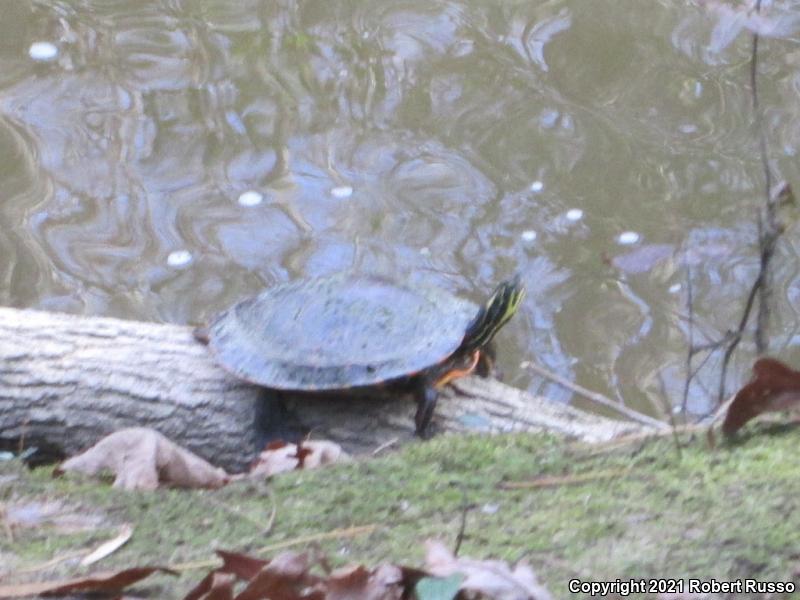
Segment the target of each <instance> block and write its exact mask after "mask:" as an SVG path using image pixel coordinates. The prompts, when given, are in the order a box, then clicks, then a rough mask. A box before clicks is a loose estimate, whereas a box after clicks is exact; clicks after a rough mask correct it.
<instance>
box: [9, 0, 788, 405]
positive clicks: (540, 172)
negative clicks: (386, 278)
mask: <svg viewBox="0 0 800 600" xmlns="http://www.w3.org/2000/svg"><path fill="white" fill-rule="evenodd" d="M708 6H710V7H711V8H706V7H705V6H703V5H701V4H699V3H698V4H692V3H678V2H660V3H656V2H650V3H636V2H623V3H620V2H613V1H611V0H604V1H599V2H597V3H593V4H592V6H591V8H589V7H587V5H586V4H585V3H583V2H579V1H577V0H572V1H563V2H559V1H551V2H537V3H532V2H511V1H509V2H502V3H494V2H489V3H487V2H479V1H477V0H475V1H472V2H460V3H456V2H442V1H433V2H431V1H428V2H418V1H414V0H408V1H403V2H397V1H389V0H369V1H364V2H361V1H359V2H355V1H354V2H341V1H333V0H330V1H326V2H302V3H297V2H265V1H256V0H250V1H245V2H231V1H229V2H222V1H212V0H194V1H188V0H186V1H181V0H163V1H161V2H157V1H148V2H142V1H131V0H126V1H122V0H120V1H114V0H104V1H99V0H96V1H93V2H92V1H82V2H79V1H77V0H75V1H64V0H62V1H60V2H40V1H23V0H18V1H14V2H5V3H4V4H3V18H2V19H1V20H0V183H2V185H0V190H1V191H0V256H2V257H3V260H2V261H0V303H2V304H4V305H10V306H17V307H35V308H41V309H46V310H58V311H68V312H74V313H81V314H92V315H109V316H116V317H123V318H130V319H142V320H150V321H165V322H177V323H195V322H200V321H202V320H204V319H206V318H207V317H208V316H210V315H211V314H213V313H214V312H215V311H217V310H219V309H221V308H223V307H225V306H226V305H228V304H229V303H231V302H233V301H235V300H237V299H239V298H242V297H243V296H245V295H248V294H250V293H252V292H255V291H257V290H258V289H260V288H261V287H262V286H264V285H269V284H272V283H275V282H281V281H286V280H290V279H293V278H296V277H299V276H308V275H320V274H325V273H331V272H335V271H339V270H342V269H356V270H363V271H379V272H391V273H398V274H399V275H400V276H401V277H403V278H406V279H410V280H412V281H415V280H417V281H428V282H434V283H437V284H439V285H442V286H444V287H446V288H448V289H451V290H453V291H454V292H457V293H460V294H463V295H465V296H467V297H470V298H473V299H474V300H476V301H478V300H481V299H482V298H484V297H485V295H486V294H487V293H488V291H489V290H491V289H492V288H493V286H494V285H495V284H496V283H497V282H498V281H499V280H501V279H503V278H506V277H509V276H511V275H512V274H513V273H515V272H519V273H521V274H522V278H523V280H524V281H525V282H526V283H527V286H528V289H529V293H528V297H527V299H526V302H525V305H524V307H523V309H522V312H521V314H520V315H519V316H518V317H516V318H515V320H514V321H512V323H511V324H509V326H508V327H507V328H506V329H505V330H504V331H503V332H502V333H501V336H500V338H501V339H500V342H501V352H500V363H501V367H502V368H503V370H504V372H505V374H506V379H507V380H508V381H509V382H511V383H513V384H514V385H518V386H521V387H527V388H529V389H530V390H531V391H534V392H538V393H543V394H545V395H547V396H548V397H551V398H553V399H554V400H557V401H569V400H571V399H572V397H571V395H570V393H569V392H568V391H566V390H564V389H561V388H559V387H557V386H555V385H553V384H549V383H547V382H545V381H543V380H542V379H539V378H536V377H534V376H533V375H532V374H531V373H529V372H528V371H526V370H525V369H524V368H521V367H520V363H522V362H523V361H526V360H535V361H538V362H539V363H541V364H543V365H545V366H546V367H548V368H550V369H552V370H555V371H557V372H558V373H560V374H562V375H564V376H567V377H569V378H572V379H574V380H575V381H576V382H578V383H580V384H582V385H584V386H585V387H589V388H591V389H594V390H597V391H600V392H603V393H605V394H607V395H609V396H611V397H612V398H618V399H624V400H625V401H626V402H627V403H628V404H631V405H633V406H635V407H638V408H640V409H642V410H645V411H647V412H649V413H651V414H656V415H660V414H663V413H664V412H666V411H667V410H670V408H669V406H668V404H672V405H674V404H676V403H678V404H679V403H680V395H681V390H682V386H683V377H684V371H685V357H686V348H687V329H688V328H687V308H686V300H687V287H688V286H687V277H688V276H689V271H688V269H687V266H689V267H691V279H692V289H693V295H694V311H695V320H696V324H695V332H694V335H695V338H696V340H697V341H704V340H705V339H709V338H713V337H715V336H719V335H721V334H722V333H723V332H724V331H726V330H727V329H729V328H731V327H733V326H734V325H735V324H736V323H737V322H738V320H739V315H740V313H741V308H742V305H743V302H744V299H745V297H746V294H747V292H748V289H749V286H750V285H751V282H752V281H753V279H754V277H755V275H756V272H757V267H758V255H757V250H756V248H755V246H754V244H755V240H756V235H757V228H756V225H755V219H754V215H755V214H756V213H755V211H756V207H757V206H759V204H760V203H761V202H762V201H763V200H762V196H763V192H762V188H763V177H764V175H763V171H762V168H761V163H760V159H759V154H758V145H757V142H756V137H755V135H754V130H753V125H752V122H753V113H752V110H751V96H750V91H749V87H748V77H749V71H748V69H749V58H750V54H749V53H750V48H751V40H750V37H749V36H750V34H749V31H748V30H747V29H742V27H741V20H739V21H737V19H736V18H735V15H732V13H730V11H728V12H725V10H726V9H725V7H724V5H717V6H714V5H711V4H708ZM793 10H794V8H793V6H792V5H791V4H780V3H779V4H775V5H773V8H772V11H773V14H779V15H780V16H781V19H776V20H774V21H773V22H772V25H774V26H773V27H772V29H771V30H769V31H767V29H769V28H768V27H767V26H766V25H761V29H762V30H763V31H764V32H766V33H770V34H771V35H773V37H770V38H764V39H762V44H761V47H760V57H759V58H760V68H759V69H760V70H759V72H760V78H759V82H760V85H761V89H760V93H761V102H762V105H763V106H764V107H765V109H766V119H765V123H764V128H765V132H766V135H767V139H768V142H769V148H770V158H771V160H772V161H773V163H774V166H775V167H776V168H777V169H779V171H780V173H781V175H782V176H783V177H784V178H786V179H787V180H789V181H797V177H796V175H797V166H796V164H797V161H796V157H795V155H796V153H797V149H798V145H799V143H800V118H799V117H800V104H799V103H798V102H797V93H798V92H797V90H798V87H800V72H799V71H798V66H799V65H800V55H798V53H797V50H796V48H795V46H796V41H797V39H796V38H797V32H796V31H795V29H796V26H795V24H796V22H797V19H794V20H792V19H793V18H794V17H793V13H792V11H793ZM767 24H769V22H767ZM751 25H752V23H751ZM34 50H36V51H35V52H34ZM792 229H793V225H792V222H791V220H790V221H789V231H788V233H787V235H785V236H784V237H783V238H782V241H781V243H780V246H779V251H778V255H777V257H776V264H777V271H776V274H775V292H776V293H775V306H774V314H773V328H772V333H773V337H772V340H771V343H772V347H771V348H772V351H773V353H774V354H776V355H778V356H782V357H784V358H788V359H789V360H790V361H791V359H792V357H796V356H798V352H797V351H796V350H794V346H795V345H796V344H795V338H796V337H797V331H798V325H797V323H798V310H797V308H798V302H799V301H800V286H798V283H797V277H796V272H797V268H798V260H797V248H796V242H795V241H794V239H795V238H796V236H795V235H793V234H792ZM631 252H633V253H636V252H639V254H633V255H631V256H629V255H628V254H629V253H631ZM740 348H741V352H740V353H739V354H738V355H737V357H736V359H735V360H734V363H733V373H732V378H731V386H733V385H735V383H736V382H737V381H741V380H743V379H744V378H746V377H747V375H748V369H749V365H750V363H751V361H752V357H753V349H752V344H751V343H750V342H749V341H747V342H746V343H743V344H742V346H741V347H740ZM717 368H718V360H715V359H712V360H711V361H709V363H708V365H707V367H706V370H705V371H704V373H706V375H705V376H704V378H701V382H700V384H698V385H697V386H694V387H693V388H692V393H691V397H690V401H689V408H690V409H691V411H692V412H694V413H700V412H703V411H705V410H706V409H707V408H708V406H709V404H710V403H711V402H712V400H713V399H712V396H713V391H712V390H713V380H714V379H713V378H714V374H715V373H716V372H717V371H716V369H717ZM665 396H666V400H665Z"/></svg>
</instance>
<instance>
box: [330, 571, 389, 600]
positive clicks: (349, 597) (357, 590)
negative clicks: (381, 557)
mask: <svg viewBox="0 0 800 600" xmlns="http://www.w3.org/2000/svg"><path fill="white" fill-rule="evenodd" d="M324 588H325V600H400V599H401V598H402V597H403V589H404V586H403V572H402V571H401V570H400V568H399V567H396V566H394V565H386V564H384V565H380V566H379V567H377V568H375V569H373V570H371V571H370V570H369V569H367V568H366V567H363V566H351V567H345V568H343V569H337V570H336V571H334V572H333V573H331V574H330V576H329V577H328V579H327V581H325V582H324Z"/></svg>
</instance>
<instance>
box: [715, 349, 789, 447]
mask: <svg viewBox="0 0 800 600" xmlns="http://www.w3.org/2000/svg"><path fill="white" fill-rule="evenodd" d="M798 401H800V372H798V371H795V370H793V369H790V368H789V367H787V366H786V365H785V364H783V363H782V362H780V361H779V360H776V359H774V358H759V359H758V360H757V361H756V362H755V364H754V365H753V376H752V378H751V379H750V381H749V382H748V383H747V385H745V386H744V387H743V388H742V389H740V390H739V391H738V392H737V393H736V397H735V398H734V399H733V402H731V405H730V406H729V407H728V413H727V415H726V416H725V421H724V422H723V423H722V432H723V433H724V434H725V435H726V436H732V435H733V434H735V433H736V432H737V431H739V429H741V428H742V427H743V426H744V424H745V423H747V422H748V421H749V420H750V419H752V418H754V417H756V416H757V415H760V414H761V413H764V412H770V411H778V410H786V409H787V408H791V407H792V406H794V405H796V404H797V403H798Z"/></svg>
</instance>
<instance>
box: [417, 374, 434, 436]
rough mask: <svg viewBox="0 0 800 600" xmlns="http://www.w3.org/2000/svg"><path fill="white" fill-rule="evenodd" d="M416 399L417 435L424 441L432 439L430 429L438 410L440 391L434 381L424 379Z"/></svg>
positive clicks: (418, 385) (421, 381)
mask: <svg viewBox="0 0 800 600" xmlns="http://www.w3.org/2000/svg"><path fill="white" fill-rule="evenodd" d="M414 397H415V398H416V400H417V414H416V415H414V423H415V424H416V426H417V430H416V434H417V435H418V436H419V437H421V438H422V439H428V438H429V437H431V433H430V432H429V431H428V429H429V427H430V424H431V419H432V418H433V411H434V409H435V408H436V400H438V398H439V391H438V390H437V389H436V388H435V387H434V386H433V382H432V381H430V380H429V379H428V378H427V377H422V378H421V379H420V381H419V383H418V384H417V387H416V389H415V390H414Z"/></svg>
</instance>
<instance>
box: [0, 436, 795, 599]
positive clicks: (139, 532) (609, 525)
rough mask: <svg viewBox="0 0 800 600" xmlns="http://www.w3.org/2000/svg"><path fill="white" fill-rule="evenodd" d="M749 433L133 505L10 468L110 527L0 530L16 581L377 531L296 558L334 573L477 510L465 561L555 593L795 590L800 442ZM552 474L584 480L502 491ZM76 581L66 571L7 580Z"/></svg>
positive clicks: (357, 474) (414, 560) (299, 480)
mask: <svg viewBox="0 0 800 600" xmlns="http://www.w3.org/2000/svg"><path fill="white" fill-rule="evenodd" d="M747 431H748V433H747V434H745V435H744V436H743V439H742V440H741V441H740V442H739V443H737V444H733V445H722V446H719V447H717V448H715V449H711V448H710V447H709V445H708V442H707V440H706V439H705V437H703V436H696V437H694V438H692V439H689V438H685V439H683V440H682V442H683V447H682V449H681V452H680V454H679V453H678V452H677V450H676V446H675V443H674V440H672V439H671V438H663V439H650V440H643V441H636V442H629V443H626V444H624V445H621V446H606V447H602V446H601V447H591V446H584V445H579V444H574V443H570V442H565V441H561V440H557V439H555V438H552V437H549V436H544V435H511V436H500V437H449V436H443V437H440V438H437V439H434V440H432V441H429V442H426V443H418V444H414V445H412V446H410V447H407V448H405V449H403V450H400V451H398V452H396V453H394V454H391V455H389V456H385V457H382V458H373V459H364V460H359V461H356V462H353V463H350V464H343V465H339V466H335V467H332V468H327V469H322V470H318V471H308V472H296V473H292V474H288V475H283V476H280V477H277V478H275V479H274V480H273V482H272V483H271V484H269V485H265V484H259V485H255V484H251V483H242V484H236V485H231V486H229V487H227V488H225V489H222V490H217V491H181V490H159V491H156V492H149V493H125V492H119V491H115V490H112V489H111V488H109V487H108V485H106V484H102V483H97V482H88V481H76V480H75V479H52V478H51V477H50V475H49V471H48V470H46V469H39V470H37V471H35V472H33V473H28V472H26V471H24V470H22V469H19V468H18V467H14V466H13V465H11V464H6V465H5V466H2V463H0V502H3V503H5V505H6V506H12V505H15V506H18V505H20V504H24V503H25V502H30V501H33V500H36V501H57V502H59V503H60V504H61V505H62V507H63V511H65V512H71V513H74V514H79V515H90V514H97V515H101V516H102V520H103V523H104V524H103V525H101V526H98V527H93V528H90V529H89V530H88V531H77V532H73V533H69V532H65V531H64V529H63V527H56V526H55V525H47V524H40V525H38V526H35V527H30V528H24V529H22V528H21V529H16V530H15V531H14V537H13V540H12V539H11V538H9V536H8V534H7V533H6V534H0V565H2V564H4V563H5V564H6V565H13V569H9V568H6V571H7V572H8V571H9V570H13V571H15V572H17V573H18V572H19V571H20V570H22V569H24V568H26V567H29V566H31V565H36V564H40V563H43V562H45V561H47V560H49V559H51V558H53V557H55V556H59V555H63V554H65V553H67V552H70V551H74V550H82V549H88V548H92V547H94V546H96V545H97V544H98V543H100V542H102V541H104V540H105V539H108V538H110V537H113V535H114V533H115V531H116V527H117V526H118V525H119V524H121V523H123V522H127V523H131V524H132V525H133V526H134V528H135V531H134V535H133V537H132V539H131V540H130V541H129V542H128V544H126V545H125V546H124V547H123V548H121V549H120V550H118V551H117V552H116V553H114V554H112V555H111V556H110V557H108V558H107V559H105V560H103V561H102V562H101V563H100V564H99V565H96V566H95V567H94V570H99V569H102V570H106V569H113V568H118V567H127V566H132V565H144V564H158V565H165V566H169V565H175V564H178V563H185V562H189V561H203V560H206V559H209V558H213V550H214V549H216V548H221V549H229V550H236V551H243V552H255V551H257V550H258V549H260V548H262V547H264V546H268V545H272V544H278V543H282V542H290V541H292V540H297V539H300V538H303V537H304V536H313V535H316V534H320V533H324V532H327V531H331V530H336V529H341V528H347V527H351V526H357V525H375V526H376V527H375V529H374V530H373V531H372V533H368V534H362V535H359V536H355V537H340V538H334V539H328V540H322V541H318V542H313V543H311V542H309V543H305V544H299V545H297V546H295V547H296V548H297V549H305V548H308V547H309V546H314V547H318V548H321V549H322V550H323V551H324V552H325V553H326V554H327V555H328V558H329V560H330V562H331V563H332V564H334V565H336V564H341V563H346V562H354V561H355V562H364V563H367V564H370V565H373V564H377V563H378V562H380V561H383V560H391V561H395V562H401V563H405V564H412V565H418V564H421V563H422V559H423V545H422V542H423V541H424V540H425V539H426V538H429V537H439V538H441V539H443V540H445V541H446V542H447V543H448V544H453V543H454V540H455V538H456V536H457V534H458V531H459V526H460V522H461V515H462V512H463V507H464V506H469V507H471V508H470V509H469V510H468V511H467V519H466V529H465V537H464V541H463V545H462V547H461V552H460V553H461V555H466V556H470V557H473V558H490V557H492V558H500V559H504V560H508V561H511V562H514V561H517V560H519V559H521V558H526V559H527V560H528V561H529V562H530V563H531V564H532V565H533V567H534V568H535V570H536V571H537V573H538V574H539V575H540V577H541V578H542V579H543V580H544V582H545V583H546V584H547V585H548V587H549V588H550V590H551V591H552V593H553V594H554V596H555V597H568V596H569V595H570V594H569V593H568V591H567V582H568V580H570V579H572V578H580V579H583V580H614V579H617V578H620V579H623V580H625V579H628V578H635V579H640V578H656V577H666V578H697V579H703V580H709V579H711V578H716V579H717V580H733V579H738V578H756V579H759V580H765V581H767V580H779V581H786V580H797V579H798V576H799V575H800V534H799V533H798V531H799V530H800V463H798V460H797V450H796V448H797V445H798V440H800V430H798V429H795V428H789V427H786V428H780V427H775V426H768V425H760V426H759V425H754V426H752V427H748V428H747ZM541 476H551V477H556V478H560V477H563V476H567V477H568V478H569V477H570V476H574V481H572V482H571V483H570V482H569V479H568V478H567V479H564V480H559V479H556V480H555V481H552V482H551V485H548V486H544V487H533V488H521V489H504V487H505V486H504V484H507V483H508V482H519V481H524V480H530V479H531V478H535V477H541ZM581 477H583V478H584V479H581ZM273 509H274V511H275V519H274V524H273V527H272V529H271V530H270V531H269V532H268V533H264V531H263V530H264V528H265V527H266V524H267V523H268V522H269V517H270V514H271V513H272V511H273ZM207 571H208V568H205V569H196V570H191V569H190V570H185V571H182V574H181V576H180V577H179V578H177V579H171V578H167V577H157V578H153V579H152V580H147V581H149V583H147V584H146V585H140V586H139V588H138V589H139V593H140V594H145V593H148V591H149V593H150V594H151V595H152V597H159V598H169V597H180V595H181V594H182V593H185V591H186V590H187V589H188V588H189V587H191V586H192V585H194V583H196V582H197V581H199V580H200V579H201V578H202V576H203V575H204V574H205V572H207ZM80 572H81V569H79V568H78V567H76V566H75V565H74V563H73V564H70V563H69V562H68V561H67V562H64V563H60V564H59V565H57V566H55V567H53V568H51V569H48V570H42V571H36V572H33V573H29V574H27V575H25V576H24V577H23V576H21V575H16V576H13V575H12V576H10V577H7V578H6V579H5V580H3V579H0V584H4V583H7V582H10V581H13V580H14V579H19V580H22V579H24V580H31V579H35V578H39V579H41V578H52V577H56V576H65V575H73V574H76V573H80Z"/></svg>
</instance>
